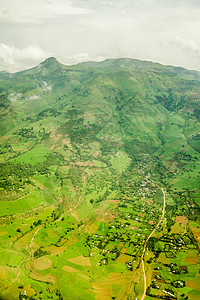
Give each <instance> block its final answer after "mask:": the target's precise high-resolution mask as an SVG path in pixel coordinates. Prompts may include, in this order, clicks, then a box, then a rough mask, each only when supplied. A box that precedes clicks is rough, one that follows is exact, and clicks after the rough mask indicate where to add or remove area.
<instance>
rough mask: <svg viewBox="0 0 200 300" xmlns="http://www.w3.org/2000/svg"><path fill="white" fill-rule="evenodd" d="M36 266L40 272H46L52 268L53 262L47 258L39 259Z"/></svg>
mask: <svg viewBox="0 0 200 300" xmlns="http://www.w3.org/2000/svg"><path fill="white" fill-rule="evenodd" d="M34 266H35V268H36V269H38V270H45V269H48V268H50V267H51V266H52V261H51V260H50V259H48V258H47V257H44V256H43V257H39V258H37V259H36V260H35V261H34Z"/></svg>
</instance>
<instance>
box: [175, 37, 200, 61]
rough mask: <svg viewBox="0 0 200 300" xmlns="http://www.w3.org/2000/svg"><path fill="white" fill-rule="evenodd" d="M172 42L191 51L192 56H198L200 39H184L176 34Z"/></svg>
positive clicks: (199, 53) (199, 54)
mask: <svg viewBox="0 0 200 300" xmlns="http://www.w3.org/2000/svg"><path fill="white" fill-rule="evenodd" d="M174 44H175V45H177V46H179V47H180V48H181V49H183V50H184V51H186V52H189V53H192V54H193V55H194V56H200V40H199V41H197V40H194V39H190V38H188V39H186V38H182V37H179V36H178V37H176V38H175V39H174Z"/></svg>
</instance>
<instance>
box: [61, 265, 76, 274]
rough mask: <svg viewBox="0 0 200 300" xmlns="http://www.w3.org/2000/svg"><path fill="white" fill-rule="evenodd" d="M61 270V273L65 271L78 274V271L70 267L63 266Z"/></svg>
mask: <svg viewBox="0 0 200 300" xmlns="http://www.w3.org/2000/svg"><path fill="white" fill-rule="evenodd" d="M62 270H63V271H65V272H69V273H72V272H73V273H76V272H79V271H78V270H76V269H74V268H72V267H69V266H64V267H63V268H62Z"/></svg>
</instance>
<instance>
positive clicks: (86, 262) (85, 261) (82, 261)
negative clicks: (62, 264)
mask: <svg viewBox="0 0 200 300" xmlns="http://www.w3.org/2000/svg"><path fill="white" fill-rule="evenodd" d="M68 261H70V262H72V263H74V264H76V265H81V266H91V262H90V259H89V258H88V257H84V256H82V255H81V256H78V257H75V258H70V259H68Z"/></svg>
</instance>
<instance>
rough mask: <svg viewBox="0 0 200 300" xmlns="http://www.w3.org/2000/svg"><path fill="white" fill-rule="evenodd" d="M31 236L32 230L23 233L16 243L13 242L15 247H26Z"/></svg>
mask: <svg viewBox="0 0 200 300" xmlns="http://www.w3.org/2000/svg"><path fill="white" fill-rule="evenodd" d="M32 237H33V232H29V233H27V234H25V235H24V236H23V237H22V238H20V239H19V240H18V241H17V242H16V243H15V248H17V249H21V248H23V249H26V248H27V246H28V245H29V244H30V242H31V239H32Z"/></svg>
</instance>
